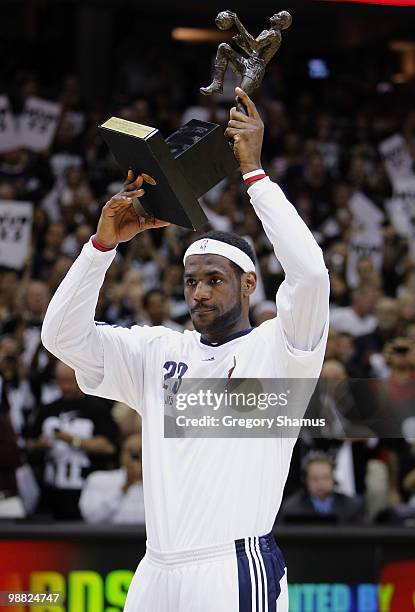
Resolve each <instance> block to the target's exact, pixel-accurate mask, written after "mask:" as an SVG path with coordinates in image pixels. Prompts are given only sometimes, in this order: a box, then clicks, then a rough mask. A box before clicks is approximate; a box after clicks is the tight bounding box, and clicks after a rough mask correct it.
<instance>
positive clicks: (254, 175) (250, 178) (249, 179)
mask: <svg viewBox="0 0 415 612" xmlns="http://www.w3.org/2000/svg"><path fill="white" fill-rule="evenodd" d="M266 176H268V175H267V174H266V173H265V172H264V171H263V170H262V168H259V169H258V170H254V171H253V172H248V173H247V174H244V175H243V179H244V182H245V185H247V186H248V187H250V185H252V183H255V182H256V181H260V180H261V179H263V178H265V177H266Z"/></svg>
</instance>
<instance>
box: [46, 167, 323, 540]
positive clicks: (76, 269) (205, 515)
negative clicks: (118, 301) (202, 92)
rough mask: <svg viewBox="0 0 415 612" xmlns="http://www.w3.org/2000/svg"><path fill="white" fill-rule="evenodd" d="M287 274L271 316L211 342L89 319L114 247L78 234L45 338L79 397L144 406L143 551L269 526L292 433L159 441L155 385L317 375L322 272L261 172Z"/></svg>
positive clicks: (273, 237) (262, 195) (258, 187)
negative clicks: (102, 247) (170, 380)
mask: <svg viewBox="0 0 415 612" xmlns="http://www.w3.org/2000/svg"><path fill="white" fill-rule="evenodd" d="M248 193H249V195H250V197H251V202H252V204H253V206H254V209H255V211H256V213H257V215H258V217H259V218H260V220H261V222H262V224H263V227H264V230H265V232H266V234H267V236H268V238H269V240H270V241H271V242H272V244H273V246H274V249H275V254H276V256H277V257H278V259H279V260H280V262H281V265H282V266H283V268H284V271H285V274H286V277H285V281H284V282H283V283H282V285H281V286H280V288H279V290H278V293H277V298H276V301H277V310H278V314H277V317H276V318H275V319H272V320H269V321H265V322H264V323H262V324H261V325H260V326H259V327H257V328H254V329H252V330H251V331H249V333H248V332H247V333H242V334H239V335H237V337H234V338H233V339H230V340H228V341H226V342H224V343H222V344H220V345H216V346H212V345H209V344H206V343H204V342H203V341H202V339H201V337H200V334H199V333H197V332H195V331H185V332H184V333H180V332H177V331H173V330H170V329H167V328H164V327H147V326H144V327H140V326H135V327H132V328H131V329H126V328H117V327H115V328H114V327H111V326H109V325H96V324H95V323H94V312H95V307H96V303H97V300H98V293H99V290H100V287H101V285H102V283H103V280H104V276H105V272H106V270H107V269H108V267H109V266H110V264H111V262H112V260H113V259H114V256H115V252H114V251H110V252H104V253H103V252H100V251H98V250H96V249H95V248H94V247H93V245H92V243H91V242H89V243H87V244H86V245H85V246H84V248H83V250H82V252H81V254H80V255H79V257H78V259H77V260H76V261H75V263H74V264H73V266H72V268H71V269H70V270H69V272H68V274H67V276H66V278H65V279H64V280H63V282H62V284H61V285H60V287H59V288H58V290H57V291H56V293H55V295H54V297H53V299H52V301H51V303H50V305H49V308H48V311H47V314H46V317H45V321H44V326H43V330H42V339H43V343H44V344H45V346H46V347H47V348H48V350H50V351H51V352H52V353H54V354H55V355H56V356H57V357H58V358H59V359H61V360H62V361H64V362H65V363H67V364H68V365H69V366H71V367H73V368H74V369H75V372H76V377H77V380H78V384H79V386H80V388H81V389H82V390H83V391H84V392H85V393H88V394H92V395H98V396H101V397H106V398H110V399H114V400H118V401H122V402H125V403H127V404H128V405H129V406H131V407H133V408H135V409H136V410H137V411H138V412H139V413H140V414H141V415H142V430H143V442H142V444H143V449H142V452H143V484H144V498H145V512H146V526H147V540H148V546H149V548H150V549H153V550H159V551H166V552H168V551H182V550H187V549H195V548H201V547H204V546H211V545H215V544H218V543H221V542H228V541H231V540H237V539H239V538H244V537H247V536H254V535H261V534H266V533H268V532H270V531H271V529H272V526H273V524H274V520H275V516H276V514H277V512H278V509H279V506H280V503H281V499H282V493H283V488H284V484H285V481H286V478H287V474H288V470H289V464H290V459H291V454H292V449H293V446H294V442H295V440H293V439H281V438H277V439H235V438H233V439H200V438H198V439H165V438H164V430H163V424H164V394H163V382H164V377H165V376H167V377H169V376H175V377H178V376H181V377H183V378H185V377H189V378H227V377H228V374H229V371H230V370H231V369H232V368H234V369H233V371H232V377H233V378H251V377H258V378H292V377H295V378H318V376H319V374H320V371H321V366H322V363H323V358H324V353H325V347H326V341H327V333H328V318H329V280H328V273H327V270H326V268H325V265H324V260H323V255H322V251H321V249H320V248H319V246H318V245H317V243H316V242H315V240H314V238H313V236H312V234H311V233H310V231H309V230H308V228H307V227H306V225H305V224H304V222H303V221H302V220H301V218H300V217H299V215H298V214H297V212H296V210H295V209H294V207H293V206H292V205H291V204H290V203H289V202H288V201H287V199H286V198H285V196H284V194H283V192H282V191H281V189H280V188H279V187H278V186H277V185H276V184H274V183H272V182H271V181H270V180H269V179H268V178H265V179H262V180H261V181H258V182H256V183H254V184H253V185H252V186H251V187H250V188H249V192H248Z"/></svg>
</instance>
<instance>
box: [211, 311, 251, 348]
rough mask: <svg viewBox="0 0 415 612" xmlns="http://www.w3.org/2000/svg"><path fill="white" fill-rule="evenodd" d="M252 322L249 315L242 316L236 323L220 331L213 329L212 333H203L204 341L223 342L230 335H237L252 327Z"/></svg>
mask: <svg viewBox="0 0 415 612" xmlns="http://www.w3.org/2000/svg"><path fill="white" fill-rule="evenodd" d="M251 327H252V326H251V323H250V321H249V317H248V316H246V317H242V318H241V319H240V320H239V321H238V322H237V323H235V325H231V326H230V327H228V328H226V329H222V330H220V331H219V332H216V331H213V332H212V333H210V332H206V333H202V334H201V336H202V341H203V342H204V343H206V344H222V343H223V342H225V341H226V340H227V339H228V338H229V337H231V336H235V335H237V334H239V333H240V332H244V331H246V330H247V329H251Z"/></svg>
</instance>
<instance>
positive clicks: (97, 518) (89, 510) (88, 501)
mask: <svg viewBox="0 0 415 612" xmlns="http://www.w3.org/2000/svg"><path fill="white" fill-rule="evenodd" d="M122 498H123V492H122V489H121V487H116V486H109V482H108V478H105V475H102V474H101V473H99V472H96V473H95V474H94V473H92V474H90V476H88V478H87V479H86V481H85V485H84V488H83V489H82V493H81V497H80V498H79V510H80V512H81V515H82V518H83V519H84V520H85V521H86V522H87V523H104V522H111V520H112V517H113V515H114V514H115V512H116V510H117V509H118V506H119V505H120V503H121V500H122Z"/></svg>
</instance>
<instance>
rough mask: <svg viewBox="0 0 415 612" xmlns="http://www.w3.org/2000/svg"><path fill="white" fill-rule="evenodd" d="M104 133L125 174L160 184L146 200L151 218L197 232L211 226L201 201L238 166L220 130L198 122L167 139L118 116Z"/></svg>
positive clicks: (105, 126)
mask: <svg viewBox="0 0 415 612" xmlns="http://www.w3.org/2000/svg"><path fill="white" fill-rule="evenodd" d="M99 130H100V131H101V134H102V136H103V138H104V140H105V142H106V143H107V145H108V146H109V148H110V150H111V152H112V153H113V155H114V157H115V159H116V161H117V162H118V164H119V165H120V167H121V169H122V170H123V173H124V175H127V172H128V170H130V169H131V170H132V171H133V172H134V174H135V175H137V174H141V173H145V174H148V175H150V176H151V177H152V178H153V179H154V180H155V182H156V185H154V186H153V185H150V184H145V189H146V194H145V196H143V197H142V198H140V203H141V204H142V205H143V207H144V209H145V210H146V211H147V212H148V213H149V214H151V215H154V216H155V217H156V218H158V219H163V220H164V221H169V222H170V223H174V224H176V225H180V226H182V227H186V228H189V229H194V230H198V229H202V228H203V227H205V226H206V225H207V224H208V220H207V217H206V215H205V213H204V212H203V209H202V208H201V206H200V204H199V202H198V198H200V197H201V196H202V195H203V194H205V193H206V192H207V191H209V189H211V188H212V187H214V186H215V185H216V184H217V183H218V182H220V181H221V180H222V179H224V178H225V177H227V176H228V175H229V174H231V173H232V172H234V171H235V170H236V168H237V167H238V164H237V161H236V159H235V157H234V155H233V152H232V150H231V148H230V146H229V144H228V142H227V140H226V139H225V137H224V135H223V133H222V130H221V128H220V126H218V125H216V124H214V123H207V122H204V121H197V120H194V119H193V120H192V121H189V123H187V124H186V125H185V126H183V127H182V128H180V129H179V130H177V132H174V134H172V135H171V136H170V137H169V138H168V139H167V140H164V138H163V137H162V135H161V133H160V132H159V130H157V129H155V128H151V127H148V126H142V125H139V124H136V123H133V122H131V121H126V120H123V119H118V118H117V117H112V118H111V119H109V120H108V121H106V122H105V123H104V124H103V125H102V126H100V127H99Z"/></svg>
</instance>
